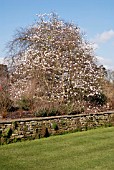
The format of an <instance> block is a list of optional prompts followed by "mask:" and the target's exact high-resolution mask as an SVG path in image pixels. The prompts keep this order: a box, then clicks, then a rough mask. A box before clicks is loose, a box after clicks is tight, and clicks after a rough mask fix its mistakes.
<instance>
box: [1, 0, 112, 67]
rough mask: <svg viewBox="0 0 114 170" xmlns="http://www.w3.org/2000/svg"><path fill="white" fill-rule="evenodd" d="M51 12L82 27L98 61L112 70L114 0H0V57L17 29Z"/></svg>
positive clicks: (3, 55) (4, 52)
mask: <svg viewBox="0 0 114 170" xmlns="http://www.w3.org/2000/svg"><path fill="white" fill-rule="evenodd" d="M50 12H56V13H57V14H58V15H59V16H60V17H61V18H62V19H64V20H65V21H68V22H73V23H75V24H76V25H78V26H79V27H80V28H81V30H84V31H85V33H86V35H87V39H88V40H89V41H91V42H94V43H95V45H94V46H95V48H97V49H96V50H95V54H96V56H98V58H99V60H100V62H101V63H102V64H103V65H104V66H106V67H107V68H110V69H113V70H114V21H113V18H114V0H0V60H2V58H4V57H5V56H6V55H7V53H6V50H5V46H6V44H7V43H8V42H9V41H10V40H12V38H13V35H14V34H15V31H16V29H18V28H20V27H26V26H29V25H31V24H32V23H34V22H35V20H36V19H37V16H36V14H40V13H50Z"/></svg>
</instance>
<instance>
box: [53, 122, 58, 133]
mask: <svg viewBox="0 0 114 170" xmlns="http://www.w3.org/2000/svg"><path fill="white" fill-rule="evenodd" d="M52 127H53V129H54V130H55V131H56V130H58V129H59V127H58V125H57V123H53V124H52Z"/></svg>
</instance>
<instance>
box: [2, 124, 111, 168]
mask: <svg viewBox="0 0 114 170" xmlns="http://www.w3.org/2000/svg"><path fill="white" fill-rule="evenodd" d="M0 169H1V170H20V169H21V170H25V169H26V170H31V169H32V170H48V169H49V170H69V169H71V170H93V169H95V170H113V169H114V127H109V128H98V129H95V130H89V131H83V132H78V133H71V134H66V135H62V136H60V135H59V136H52V137H50V138H42V139H40V140H34V141H26V142H20V143H13V144H9V145H3V146H0Z"/></svg>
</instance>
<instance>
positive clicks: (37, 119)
mask: <svg viewBox="0 0 114 170" xmlns="http://www.w3.org/2000/svg"><path fill="white" fill-rule="evenodd" d="M106 114H107V115H110V114H114V111H105V112H98V113H89V114H76V115H61V116H50V117H33V118H19V119H1V120H0V124H5V123H6V124H11V123H12V122H30V121H41V120H44V121H45V120H53V119H62V118H75V117H86V116H94V115H95V116H98V115H106Z"/></svg>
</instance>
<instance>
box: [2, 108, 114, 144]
mask: <svg viewBox="0 0 114 170" xmlns="http://www.w3.org/2000/svg"><path fill="white" fill-rule="evenodd" d="M113 125H114V111H110V112H102V113H98V114H88V115H87V114H79V115H64V116H53V117H41V118H28V119H16V120H2V121H0V143H1V144H4V143H11V142H16V141H22V140H27V139H38V138H42V137H48V136H50V135H56V134H64V133H67V132H74V131H83V130H88V129H91V128H96V127H99V126H113Z"/></svg>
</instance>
